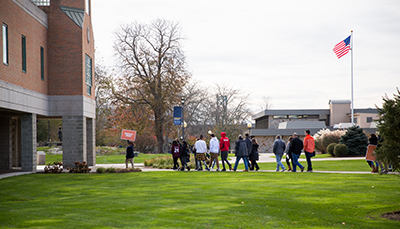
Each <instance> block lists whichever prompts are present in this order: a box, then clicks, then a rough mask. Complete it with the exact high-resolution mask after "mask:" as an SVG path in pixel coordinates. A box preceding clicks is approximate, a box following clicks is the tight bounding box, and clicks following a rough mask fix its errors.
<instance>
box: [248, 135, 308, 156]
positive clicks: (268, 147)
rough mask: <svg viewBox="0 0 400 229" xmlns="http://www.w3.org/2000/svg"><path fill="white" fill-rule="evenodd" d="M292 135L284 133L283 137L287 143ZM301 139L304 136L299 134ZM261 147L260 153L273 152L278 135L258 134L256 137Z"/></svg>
mask: <svg viewBox="0 0 400 229" xmlns="http://www.w3.org/2000/svg"><path fill="white" fill-rule="evenodd" d="M290 136H291V135H283V136H281V139H282V140H283V141H284V142H285V143H286V144H287V142H288V140H289V137H290ZM299 137H300V139H302V140H303V138H304V136H299ZM255 138H256V140H257V142H258V144H259V145H260V147H259V148H258V152H259V153H273V152H272V146H273V145H274V141H275V139H276V136H256V137H255Z"/></svg>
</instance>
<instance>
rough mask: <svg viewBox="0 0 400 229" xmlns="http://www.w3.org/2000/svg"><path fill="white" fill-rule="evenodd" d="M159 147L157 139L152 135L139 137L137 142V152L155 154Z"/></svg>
mask: <svg viewBox="0 0 400 229" xmlns="http://www.w3.org/2000/svg"><path fill="white" fill-rule="evenodd" d="M156 146H157V139H156V137H155V136H151V135H138V136H137V137H136V141H135V150H137V151H139V152H141V153H150V152H154V151H155V149H156Z"/></svg>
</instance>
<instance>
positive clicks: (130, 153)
mask: <svg viewBox="0 0 400 229" xmlns="http://www.w3.org/2000/svg"><path fill="white" fill-rule="evenodd" d="M133 151H134V149H133V145H129V146H128V148H126V158H134V157H135V154H134V153H133Z"/></svg>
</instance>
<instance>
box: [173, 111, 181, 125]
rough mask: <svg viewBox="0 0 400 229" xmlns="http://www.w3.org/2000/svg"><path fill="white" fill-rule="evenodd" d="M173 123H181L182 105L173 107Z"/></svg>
mask: <svg viewBox="0 0 400 229" xmlns="http://www.w3.org/2000/svg"><path fill="white" fill-rule="evenodd" d="M174 125H182V107H174Z"/></svg>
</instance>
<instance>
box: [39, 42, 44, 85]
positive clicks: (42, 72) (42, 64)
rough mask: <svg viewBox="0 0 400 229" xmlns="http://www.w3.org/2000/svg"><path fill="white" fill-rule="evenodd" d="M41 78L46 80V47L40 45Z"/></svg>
mask: <svg viewBox="0 0 400 229" xmlns="http://www.w3.org/2000/svg"><path fill="white" fill-rule="evenodd" d="M40 79H41V80H43V81H44V48H43V47H40Z"/></svg>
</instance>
